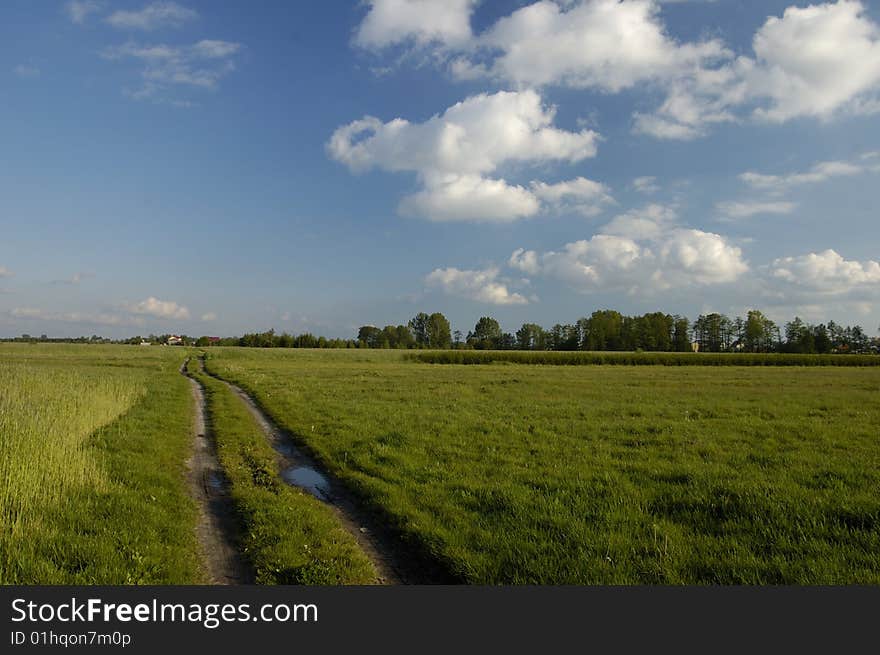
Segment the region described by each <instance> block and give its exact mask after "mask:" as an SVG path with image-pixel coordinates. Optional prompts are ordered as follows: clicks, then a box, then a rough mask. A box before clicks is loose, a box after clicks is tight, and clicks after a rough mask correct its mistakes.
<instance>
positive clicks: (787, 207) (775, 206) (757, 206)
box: [715, 200, 797, 219]
mask: <svg viewBox="0 0 880 655" xmlns="http://www.w3.org/2000/svg"><path fill="white" fill-rule="evenodd" d="M715 209H717V210H718V211H719V212H720V213H721V215H722V216H724V217H725V218H730V219H737V218H749V217H751V216H755V215H758V214H790V213H792V212H793V211H794V210H795V209H797V205H796V204H795V203H793V202H788V201H784V200H779V201H741V202H734V201H728V202H719V203H717V204H716V205H715Z"/></svg>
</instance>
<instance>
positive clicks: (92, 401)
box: [0, 344, 201, 584]
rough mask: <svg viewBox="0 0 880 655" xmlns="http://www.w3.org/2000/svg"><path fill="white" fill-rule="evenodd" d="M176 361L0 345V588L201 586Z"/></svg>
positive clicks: (186, 412)
mask: <svg viewBox="0 0 880 655" xmlns="http://www.w3.org/2000/svg"><path fill="white" fill-rule="evenodd" d="M182 355H183V353H181V352H174V351H169V350H168V349H159V348H151V349H137V348H132V347H122V346H64V345H52V346H31V345H28V344H15V345H13V344H4V345H2V346H0V436H2V438H0V481H2V485H0V584H15V583H20V584H183V583H192V582H198V581H199V580H200V579H201V571H200V564H199V560H198V555H197V544H196V542H195V534H194V531H193V528H192V526H193V525H194V521H195V508H194V505H193V502H192V500H191V499H190V497H189V494H188V488H187V486H186V484H185V462H186V459H187V457H188V455H189V450H190V447H191V441H192V399H191V396H190V394H189V389H188V387H187V382H186V380H185V379H184V378H183V377H182V376H181V375H180V374H179V373H178V367H179V366H180V363H181V361H182V359H183V358H182Z"/></svg>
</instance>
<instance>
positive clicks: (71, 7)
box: [64, 0, 103, 25]
mask: <svg viewBox="0 0 880 655" xmlns="http://www.w3.org/2000/svg"><path fill="white" fill-rule="evenodd" d="M102 7H103V3H101V2H98V0H70V1H69V2H67V3H65V5H64V11H65V13H66V14H67V17H68V18H69V19H70V20H71V22H73V23H76V24H77V25H82V24H84V23H85V22H86V19H88V17H89V15H90V14H95V13H97V12H99V11H101V8H102Z"/></svg>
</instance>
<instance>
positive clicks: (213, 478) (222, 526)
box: [180, 358, 253, 585]
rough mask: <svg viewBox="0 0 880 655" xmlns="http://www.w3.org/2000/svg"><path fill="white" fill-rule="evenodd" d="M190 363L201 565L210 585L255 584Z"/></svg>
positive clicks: (192, 471) (192, 479)
mask: <svg viewBox="0 0 880 655" xmlns="http://www.w3.org/2000/svg"><path fill="white" fill-rule="evenodd" d="M188 362H189V359H188V358H187V360H186V361H185V362H184V363H183V366H181V368H180V372H181V374H183V375H184V376H185V377H186V378H187V379H188V380H189V382H190V385H191V390H192V395H193V401H194V403H195V407H196V412H195V426H194V427H195V429H194V439H193V450H192V455H191V456H190V458H189V460H188V461H187V468H188V469H189V484H190V493H191V495H192V497H193V498H194V499H195V501H196V503H197V504H198V508H199V518H198V524H197V525H196V536H197V538H198V541H199V546H200V550H201V559H202V564H203V567H204V570H205V573H206V575H207V578H208V584H213V585H235V584H253V571H252V570H251V568H250V567H249V566H248V565H247V563H246V562H245V560H244V558H243V557H242V555H241V553H240V552H239V550H238V547H237V542H238V539H237V523H236V519H235V511H234V509H233V507H232V500H231V499H230V497H229V482H228V480H227V479H226V475H225V474H224V472H223V469H222V467H221V466H220V462H219V461H218V459H217V451H216V446H215V444H214V442H213V440H212V439H211V436H210V430H209V423H208V421H207V420H206V416H207V410H206V405H205V393H204V389H202V385H201V384H199V383H198V381H197V380H195V379H193V378H192V377H191V376H190V375H189V374H188V373H187V372H186V365H187V363H188Z"/></svg>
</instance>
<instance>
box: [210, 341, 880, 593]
mask: <svg viewBox="0 0 880 655" xmlns="http://www.w3.org/2000/svg"><path fill="white" fill-rule="evenodd" d="M208 367H209V369H210V370H211V371H212V372H215V373H217V374H219V375H221V376H223V377H224V378H226V379H229V380H232V381H235V382H236V383H238V384H240V385H241V386H243V387H244V388H246V389H248V390H249V391H250V392H252V393H253V395H255V396H256V398H257V399H258V400H259V402H260V403H261V404H262V405H263V406H264V407H265V408H266V409H267V410H268V411H269V412H270V413H271V414H272V415H273V416H274V417H275V419H276V420H277V421H278V422H280V423H281V424H283V425H284V426H285V427H286V428H287V429H289V430H291V431H292V432H294V433H296V434H297V435H299V438H300V439H301V440H302V441H303V442H304V443H305V444H307V446H308V447H309V448H310V449H311V450H312V451H313V452H314V453H315V454H316V455H317V457H318V458H319V459H320V460H322V461H323V462H324V463H325V464H326V465H327V466H328V467H329V468H330V469H331V470H332V471H333V472H334V473H336V474H337V475H338V476H339V477H340V478H341V479H343V480H345V481H346V482H347V483H348V484H349V485H350V486H351V487H352V488H353V489H354V490H355V491H356V492H357V493H359V494H360V496H361V497H362V498H364V499H365V502H368V503H370V504H371V505H372V506H373V507H375V508H377V509H379V510H380V511H381V512H383V513H384V514H385V515H386V516H387V519H388V521H389V522H391V523H393V524H394V525H395V526H396V527H397V528H398V529H399V531H400V532H401V533H402V534H403V535H404V536H405V537H406V538H408V539H411V540H414V541H416V542H418V544H420V545H421V546H422V547H424V548H426V549H427V550H429V551H430V552H431V553H432V554H433V555H434V556H435V557H436V558H437V559H438V560H440V561H441V562H443V563H444V564H445V566H447V567H448V569H449V570H450V571H451V572H453V573H454V574H455V575H456V576H457V577H458V578H460V579H461V580H463V581H466V582H471V583H539V584H543V583H575V584H580V583H600V584H605V583H612V584H629V583H664V584H666V583H668V584H681V583H745V584H768V583H797V584H824V583H878V582H880V523H878V519H880V495H878V493H877V490H878V489H880V436H878V435H880V429H878V428H880V403H878V402H877V400H878V398H880V393H878V392H880V369H878V368H876V367H875V368H848V367H737V366H726V367H723V368H718V367H697V366H689V367H678V366H675V367H664V366H576V367H561V366H523V365H515V364H510V363H504V364H486V365H484V366H455V365H447V366H442V365H436V364H423V363H418V362H413V361H407V360H405V359H404V358H403V356H402V355H401V354H399V353H394V352H376V351H373V352H365V351H337V352H318V351H312V352H304V351H283V350H244V349H212V350H211V351H210V355H209V359H208Z"/></svg>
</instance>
